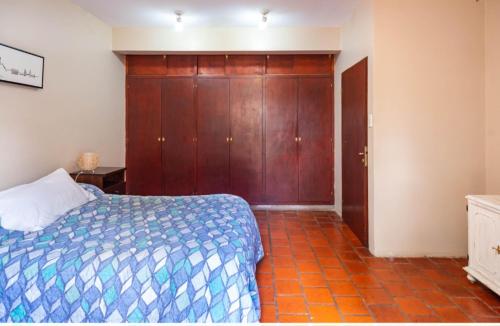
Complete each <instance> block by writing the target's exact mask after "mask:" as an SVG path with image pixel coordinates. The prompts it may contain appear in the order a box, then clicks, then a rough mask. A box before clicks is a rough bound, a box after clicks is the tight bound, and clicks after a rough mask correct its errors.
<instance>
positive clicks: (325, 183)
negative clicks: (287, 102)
mask: <svg viewBox="0 0 500 326" xmlns="http://www.w3.org/2000/svg"><path fill="white" fill-rule="evenodd" d="M332 92H333V88H332V79H331V78H330V77H301V78H299V111H298V123H299V124H298V137H299V142H298V143H299V202H301V203H318V204H331V203H333V193H332V182H333V176H332V173H333V171H332V170H333V164H332V156H333V140H332V121H333V116H332Z"/></svg>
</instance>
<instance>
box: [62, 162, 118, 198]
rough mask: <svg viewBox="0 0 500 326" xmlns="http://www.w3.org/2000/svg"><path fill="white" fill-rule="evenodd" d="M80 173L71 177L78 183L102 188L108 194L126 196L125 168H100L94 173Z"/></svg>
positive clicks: (72, 174)
mask: <svg viewBox="0 0 500 326" xmlns="http://www.w3.org/2000/svg"><path fill="white" fill-rule="evenodd" d="M79 173H80V171H76V172H72V173H70V174H69V175H70V176H71V177H72V178H73V179H75V178H77V176H78V178H77V179H76V180H75V181H76V182H81V183H88V184H91V185H94V186H96V187H98V188H100V189H101V190H102V191H104V192H105V193H107V194H117V195H125V189H126V187H125V168H119V167H98V168H97V169H95V171H94V172H93V173H92V172H91V171H90V172H82V173H80V174H79Z"/></svg>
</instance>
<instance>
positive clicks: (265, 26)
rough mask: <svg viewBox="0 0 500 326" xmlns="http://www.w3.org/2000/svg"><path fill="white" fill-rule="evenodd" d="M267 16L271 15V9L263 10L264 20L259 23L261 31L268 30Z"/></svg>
mask: <svg viewBox="0 0 500 326" xmlns="http://www.w3.org/2000/svg"><path fill="white" fill-rule="evenodd" d="M267 14H269V9H264V10H262V18H261V20H260V22H259V29H266V28H267Z"/></svg>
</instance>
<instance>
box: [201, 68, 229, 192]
mask: <svg viewBox="0 0 500 326" xmlns="http://www.w3.org/2000/svg"><path fill="white" fill-rule="evenodd" d="M197 103H198V104H197V115H198V118H197V123H198V144H197V186H196V193H197V194H216V193H227V192H228V191H229V80H228V79H225V78H199V79H198V83H197Z"/></svg>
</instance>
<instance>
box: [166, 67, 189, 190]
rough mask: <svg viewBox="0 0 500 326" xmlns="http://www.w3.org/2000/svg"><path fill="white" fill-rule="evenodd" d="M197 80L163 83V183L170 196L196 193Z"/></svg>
mask: <svg viewBox="0 0 500 326" xmlns="http://www.w3.org/2000/svg"><path fill="white" fill-rule="evenodd" d="M193 87H194V82H193V78H182V77H180V78H175V77H174V78H167V79H165V80H164V81H163V94H164V96H163V114H162V121H163V123H162V125H163V180H164V187H165V188H164V193H165V195H169V196H178V195H191V194H193V193H194V190H195V176H194V173H195V170H194V162H195V146H194V138H195V136H196V130H195V122H196V117H195V114H194V90H193Z"/></svg>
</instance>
